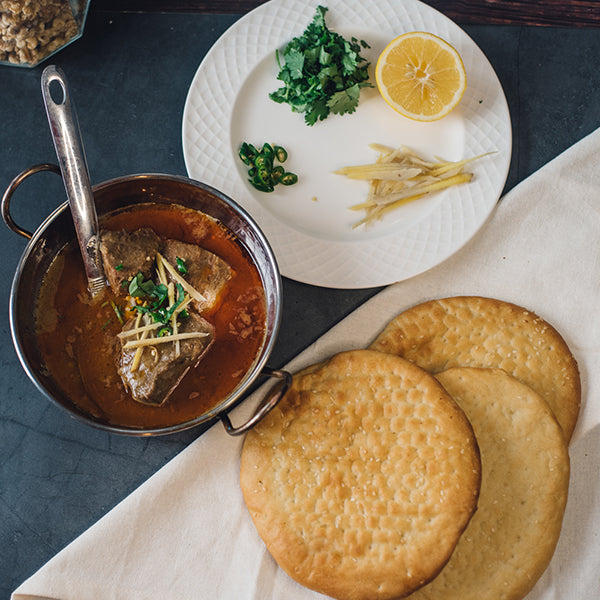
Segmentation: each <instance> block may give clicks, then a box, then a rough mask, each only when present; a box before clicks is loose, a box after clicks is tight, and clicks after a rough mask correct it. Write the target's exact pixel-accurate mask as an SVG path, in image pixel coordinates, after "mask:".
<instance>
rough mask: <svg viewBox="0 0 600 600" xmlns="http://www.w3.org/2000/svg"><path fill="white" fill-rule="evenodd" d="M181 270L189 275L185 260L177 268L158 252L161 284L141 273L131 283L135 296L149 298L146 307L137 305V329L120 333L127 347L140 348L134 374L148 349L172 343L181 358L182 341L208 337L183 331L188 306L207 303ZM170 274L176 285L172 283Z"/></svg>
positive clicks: (158, 271) (157, 266)
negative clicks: (183, 275)
mask: <svg viewBox="0 0 600 600" xmlns="http://www.w3.org/2000/svg"><path fill="white" fill-rule="evenodd" d="M178 271H179V272H182V271H186V272H187V266H186V265H185V261H183V260H182V259H179V258H178V259H177V269H176V268H175V267H173V266H172V265H171V264H170V263H169V262H168V261H167V260H165V258H164V257H163V256H162V255H161V254H160V253H159V252H157V253H156V272H157V275H158V280H159V283H158V284H155V283H154V282H153V281H151V280H144V279H143V277H142V274H141V273H138V274H137V275H136V276H135V277H134V278H133V279H132V280H131V282H130V284H129V293H130V295H131V296H133V297H138V298H146V301H145V302H144V303H143V304H141V305H136V306H135V309H136V310H137V312H138V315H137V319H136V322H135V325H134V327H133V329H129V330H126V331H123V332H121V333H119V334H118V337H119V338H121V339H123V340H124V346H123V347H124V348H126V349H127V348H136V349H137V350H136V354H135V357H134V359H133V361H132V364H131V371H135V370H137V368H138V367H139V365H140V361H141V354H142V351H143V348H145V347H148V346H154V345H155V344H161V343H166V342H172V343H174V344H175V354H176V355H177V356H179V353H180V342H181V341H182V340H186V339H191V338H197V337H204V336H206V335H208V334H207V333H205V332H192V333H180V332H179V321H180V320H181V319H185V318H187V306H188V305H189V304H190V303H191V301H192V300H193V299H200V300H205V298H204V296H203V295H202V294H201V293H200V292H199V291H198V290H196V289H195V288H194V287H192V286H191V285H189V284H188V283H187V281H185V279H183V277H182V276H181V275H180V274H179V273H178ZM167 272H168V273H169V274H170V275H171V277H172V278H173V280H174V282H173V281H168V278H167ZM129 338H133V339H129ZM125 340H126V341H125Z"/></svg>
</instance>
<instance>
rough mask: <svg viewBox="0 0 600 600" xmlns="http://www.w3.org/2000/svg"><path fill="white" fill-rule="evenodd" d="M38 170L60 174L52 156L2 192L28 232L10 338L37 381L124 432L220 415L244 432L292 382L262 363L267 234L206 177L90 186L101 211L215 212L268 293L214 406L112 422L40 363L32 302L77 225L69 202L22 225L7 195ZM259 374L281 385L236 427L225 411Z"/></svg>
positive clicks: (276, 315)
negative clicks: (252, 335)
mask: <svg viewBox="0 0 600 600" xmlns="http://www.w3.org/2000/svg"><path fill="white" fill-rule="evenodd" d="M40 171H52V172H55V173H57V174H58V175H60V169H59V168H58V167H57V166H55V165H51V164H42V165H36V166H34V167H31V168H29V169H27V170H25V171H23V172H22V173H21V174H20V175H18V176H17V177H16V178H15V179H14V180H13V181H12V182H11V184H10V185H9V187H8V188H7V190H6V192H5V193H4V196H3V198H2V216H3V218H4V221H5V223H6V224H7V226H8V227H9V228H10V229H11V230H12V231H14V232H15V233H17V234H19V235H21V236H23V237H25V238H27V239H28V240H29V241H28V244H27V246H26V248H25V250H24V252H23V255H22V257H21V259H20V261H19V264H18V266H17V269H16V272H15V276H14V279H13V283H12V288H11V294H10V309H9V315H10V328H11V335H12V339H13V343H14V346H15V349H16V352H17V354H18V357H19V360H20V362H21V364H22V366H23V368H24V369H25V372H26V373H27V375H28V376H29V377H30V379H31V380H32V381H33V383H34V384H35V385H36V387H37V388H38V389H39V390H40V391H41V392H42V394H44V395H45V396H47V397H48V398H49V399H50V400H51V401H53V402H55V403H56V404H58V405H59V406H61V407H62V408H63V409H65V410H66V411H67V412H68V413H69V414H70V415H71V416H72V417H75V418H76V419H78V420H80V421H82V422H84V423H86V424H88V425H92V426H94V427H98V428H100V429H104V430H108V431H111V432H116V433H122V434H128V435H138V436H141V435H159V434H167V433H173V432H176V431H181V430H184V429H188V428H190V427H194V426H197V425H199V424H201V423H205V422H208V421H211V420H214V419H220V420H221V421H222V422H223V424H224V426H225V428H226V430H227V431H228V432H229V433H230V434H232V435H238V434H241V433H244V432H245V431H247V430H248V429H249V428H251V427H252V426H253V425H254V424H255V423H256V422H258V421H259V420H260V419H261V418H262V417H263V416H264V415H265V414H266V413H267V412H268V411H269V410H270V409H271V408H273V406H275V404H276V403H277V402H278V401H279V399H280V398H281V397H282V396H283V394H284V393H285V391H286V389H287V387H289V384H290V382H291V375H290V374H289V373H287V372H286V371H281V370H273V369H270V368H269V367H267V366H266V363H267V360H268V359H269V356H270V354H271V352H272V349H273V346H274V343H275V340H276V337H277V333H278V330H279V325H280V321H281V310H282V305H281V276H280V273H279V269H278V267H277V263H276V260H275V257H274V255H273V252H272V250H271V248H270V246H269V243H268V242H267V240H266V238H265V236H264V234H263V233H262V232H261V230H260V229H259V227H258V226H257V224H256V223H255V222H254V221H253V219H252V218H251V217H250V216H249V215H248V214H247V213H246V212H245V211H244V210H243V209H242V208H241V207H240V206H239V205H238V204H237V203H235V202H234V201H233V200H232V199H230V198H228V197H227V196H225V195H224V194H222V193H221V192H219V191H218V190H215V189H213V188H211V187H210V186H208V185H205V184H203V183H200V182H197V181H193V180H191V179H188V178H185V177H179V176H171V175H161V174H137V175H130V176H126V177H121V178H117V179H112V180H110V181H106V182H104V183H100V184H98V185H96V186H93V195H94V201H95V204H96V210H97V213H98V217H99V218H101V217H102V215H105V214H108V213H111V212H113V211H115V210H117V209H124V208H129V207H134V206H135V205H138V204H142V203H144V204H147V203H149V202H152V203H162V204H178V205H180V206H183V207H185V208H188V209H193V210H197V211H200V212H202V213H204V214H206V215H209V216H210V217H212V218H214V219H216V220H218V221H219V222H220V223H221V225H223V226H224V227H225V228H226V229H228V230H229V231H230V232H231V233H232V234H233V235H235V236H236V237H237V239H238V241H239V242H240V243H241V244H242V245H243V246H244V247H245V249H246V250H247V252H248V254H249V255H250V257H251V258H252V260H253V262H254V265H255V267H256V268H257V270H258V272H259V275H260V278H261V281H262V285H263V288H264V293H265V301H266V324H265V335H264V339H263V343H262V345H261V347H260V348H259V351H258V353H257V354H256V356H255V358H254V360H253V362H252V365H251V367H250V368H249V369H248V370H247V372H246V373H245V374H244V375H243V377H242V379H241V381H240V382H239V384H238V385H237V386H236V387H235V389H233V391H231V393H229V394H228V395H227V396H226V397H223V398H220V399H218V400H217V402H216V403H215V404H214V406H213V408H211V409H209V410H208V411H206V412H204V413H203V414H200V415H198V416H197V417H195V418H192V419H190V420H188V421H186V422H184V423H179V424H176V425H170V426H165V427H157V428H150V429H149V428H136V427H129V426H121V425H114V424H112V423H108V422H105V421H103V420H101V419H99V418H95V417H94V416H92V415H90V414H88V413H86V412H85V411H83V410H81V408H79V407H78V406H77V404H76V403H75V402H74V399H72V398H69V397H68V396H67V395H66V394H65V393H64V392H63V391H62V390H61V387H60V386H59V385H58V383H57V382H56V381H55V380H54V378H53V377H52V375H51V374H50V373H49V372H48V370H47V369H46V368H45V367H44V362H43V359H42V356H41V353H40V349H39V347H38V341H37V336H36V323H35V314H36V304H37V300H38V297H39V293H40V286H41V284H42V281H43V278H44V275H45V274H46V272H47V270H48V268H49V266H50V264H51V263H52V261H53V260H54V258H55V256H56V255H57V253H58V252H59V251H60V250H61V249H62V248H63V247H64V246H65V245H66V244H67V243H69V242H71V241H73V240H74V239H75V235H76V234H75V229H74V225H73V219H72V216H71V211H70V209H69V205H68V203H67V202H65V203H64V204H62V205H61V206H59V207H58V208H57V209H56V210H55V211H54V212H53V213H52V214H51V215H49V216H48V217H47V218H46V219H45V221H44V222H43V223H42V224H41V225H40V226H39V228H38V229H37V230H36V231H35V232H34V233H30V232H28V231H26V230H24V229H22V228H21V227H19V226H18V225H17V224H16V223H15V222H14V220H13V219H12V216H11V214H10V201H11V198H12V196H13V193H14V192H15V190H16V189H17V188H18V186H19V185H20V184H21V183H22V182H23V181H24V180H25V179H26V178H28V177H29V176H31V175H33V174H35V173H37V172H40ZM261 375H264V376H269V377H275V378H277V379H278V380H281V381H279V382H278V385H276V386H274V387H273V388H272V390H271V391H269V392H268V393H267V394H266V397H265V399H264V400H263V401H262V402H261V404H260V406H259V407H258V408H257V410H256V411H255V413H254V414H253V416H252V417H251V418H250V419H249V420H248V421H247V422H245V423H244V424H242V425H241V426H239V427H234V426H233V425H232V424H231V421H230V419H229V416H228V412H229V411H230V410H231V409H232V408H233V407H234V406H235V405H236V404H237V403H238V401H240V400H241V399H242V397H243V396H244V394H245V393H246V392H248V391H249V389H250V388H251V386H252V385H253V384H254V383H255V381H256V380H257V378H258V377H259V376H261Z"/></svg>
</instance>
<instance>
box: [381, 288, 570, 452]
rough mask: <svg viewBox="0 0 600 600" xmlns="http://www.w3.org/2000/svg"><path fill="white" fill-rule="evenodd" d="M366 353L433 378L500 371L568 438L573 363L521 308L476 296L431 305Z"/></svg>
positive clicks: (551, 332) (543, 325)
mask: <svg viewBox="0 0 600 600" xmlns="http://www.w3.org/2000/svg"><path fill="white" fill-rule="evenodd" d="M370 348H371V349H373V350H379V351H382V352H389V353H391V354H397V355H399V356H403V357H404V358H406V359H408V360H410V361H412V362H414V363H416V364H417V365H419V366H421V367H423V368H424V369H426V370H427V371H429V372H430V373H434V374H435V373H439V372H441V371H444V370H445V369H448V368H451V367H480V368H485V367H490V368H494V367H498V368H502V369H504V370H505V371H506V372H507V373H509V374H511V375H512V376H514V377H516V378H517V379H518V380H519V381H521V382H523V383H525V384H527V385H529V386H530V387H532V388H533V389H534V390H535V391H536V392H538V393H539V394H540V395H541V396H542V397H543V398H544V399H545V400H546V402H548V405H549V406H550V408H551V409H552V412H553V413H554V415H555V416H556V418H557V419H558V422H559V423H560V425H561V427H562V429H563V432H564V434H565V437H566V438H567V440H569V439H570V438H571V435H572V433H573V429H574V428H575V424H576V422H577V416H578V414H579V406H580V402H581V383H580V379H579V370H578V368H577V362H576V361H575V358H574V357H573V355H572V354H571V351H570V350H569V348H568V346H567V344H566V342H565V341H564V340H563V338H562V337H561V335H560V334H559V333H558V332H557V331H556V329H554V327H552V326H551V325H550V324H549V323H547V322H546V321H544V319H542V318H541V317H539V316H538V315H536V314H535V313H533V312H531V311H530V310H527V309H526V308H522V307H520V306H516V305H515V304H511V303H508V302H503V301H501V300H495V299H492V298H482V297H477V296H457V297H452V298H442V299H439V300H431V301H429V302H424V303H422V304H419V305H417V306H414V307H412V308H409V309H408V310H405V311H404V312H402V313H401V314H399V315H398V316H397V317H396V318H394V319H393V320H392V321H391V322H390V323H389V324H388V325H387V327H386V328H385V329H384V330H383V331H382V332H381V333H380V334H379V336H378V337H377V338H376V339H375V341H374V342H373V343H372V344H371V346H370Z"/></svg>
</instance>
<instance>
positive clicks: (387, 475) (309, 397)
mask: <svg viewBox="0 0 600 600" xmlns="http://www.w3.org/2000/svg"><path fill="white" fill-rule="evenodd" d="M480 477H481V473H480V460H479V451H478V447H477V443H476V440H475V437H474V435H473V430H472V427H471V425H470V423H469V421H468V419H467V418H466V417H465V415H464V413H463V411H462V410H461V409H460V408H459V407H458V405H457V404H456V403H455V402H454V400H453V399H452V398H451V396H450V395H449V394H448V393H447V392H446V391H445V390H444V388H443V387H442V386H441V385H440V384H439V383H438V382H437V381H436V380H435V378H434V377H432V376H431V375H429V374H428V373H426V372H425V371H424V370H423V369H421V368H419V367H417V366H416V365H414V364H412V363H410V362H408V361H406V360H404V359H402V358H400V357H397V356H393V355H388V354H384V353H380V352H374V351H370V350H355V351H349V352H342V353H340V354H337V355H336V356H334V357H332V358H331V359H330V360H328V361H325V362H324V363H322V364H321V365H318V366H316V367H314V368H310V369H308V370H305V371H304V372H303V374H300V375H297V376H295V377H294V381H293V385H292V387H291V388H290V390H289V391H288V392H287V393H286V395H285V397H284V398H283V400H282V401H281V402H280V404H279V405H278V406H277V407H276V408H275V409H273V411H271V413H269V414H268V415H267V416H266V417H265V419H264V420H263V421H262V422H260V423H259V424H258V425H257V426H256V427H255V428H254V429H253V430H252V431H250V432H249V433H248V435H247V438H246V440H245V443H244V446H243V451H242V458H241V472H240V480H241V487H242V491H243V495H244V500H245V502H246V504H247V506H248V509H249V511H250V514H251V516H252V519H253V521H254V524H255V526H256V528H257V530H258V533H259V534H260V536H261V537H262V539H263V540H264V542H265V544H266V546H267V548H268V549H269V551H270V552H271V554H272V555H273V557H274V558H275V560H276V561H277V562H278V564H279V565H280V566H281V568H282V569H283V570H284V571H285V572H286V573H287V574H288V575H290V577H292V578H293V579H295V580H296V581H298V582H299V583H301V584H302V585H304V586H306V587H308V588H310V589H313V590H316V591H318V592H321V593H323V594H327V595H329V596H331V597H333V598H338V599H342V600H367V599H368V600H383V599H390V598H397V597H400V596H403V595H406V594H408V593H410V592H411V591H413V590H415V589H417V588H419V587H420V586H422V585H424V584H425V583H426V582H428V581H430V580H431V579H432V578H433V577H434V576H435V575H436V574H437V573H438V572H439V571H440V569H441V568H442V567H443V565H444V564H445V563H446V562H447V560H448V558H449V557H450V554H451V552H452V550H453V549H454V548H455V546H456V543H457V541H458V539H459V537H460V535H461V533H462V532H463V530H464V528H465V527H466V525H467V523H468V522H469V520H470V518H471V516H472V514H473V512H474V510H475V508H476V502H477V497H478V493H479V486H480Z"/></svg>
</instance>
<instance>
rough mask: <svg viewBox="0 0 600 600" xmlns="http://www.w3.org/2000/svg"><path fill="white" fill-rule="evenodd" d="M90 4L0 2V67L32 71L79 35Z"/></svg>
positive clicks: (86, 0)
mask: <svg viewBox="0 0 600 600" xmlns="http://www.w3.org/2000/svg"><path fill="white" fill-rule="evenodd" d="M89 5H90V0H0V65H10V66H15V67H35V66H36V65H39V64H40V63H41V62H42V61H44V60H46V59H47V58H49V57H50V56H52V55H53V54H55V53H56V52H58V51H59V50H62V48H64V47H65V46H68V45H69V44H70V43H71V42H74V41H75V40H77V39H78V38H80V37H81V35H82V34H83V27H84V25H85V20H86V17H87V13H88V8H89Z"/></svg>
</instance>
